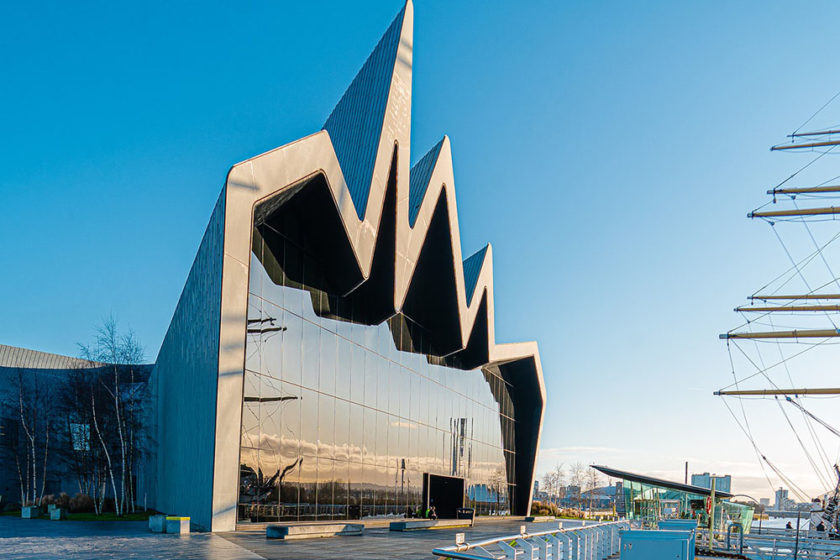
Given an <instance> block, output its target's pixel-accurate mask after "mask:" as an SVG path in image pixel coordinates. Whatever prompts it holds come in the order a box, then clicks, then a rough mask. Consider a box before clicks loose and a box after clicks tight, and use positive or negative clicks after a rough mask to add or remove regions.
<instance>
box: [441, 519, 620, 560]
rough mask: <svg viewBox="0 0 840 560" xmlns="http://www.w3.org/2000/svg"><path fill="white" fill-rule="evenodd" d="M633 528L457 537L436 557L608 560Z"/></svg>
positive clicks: (610, 526) (606, 525)
mask: <svg viewBox="0 0 840 560" xmlns="http://www.w3.org/2000/svg"><path fill="white" fill-rule="evenodd" d="M629 528H630V524H629V523H627V522H626V521H612V522H608V523H595V524H592V525H583V526H580V527H569V528H563V524H562V523H560V524H559V525H558V528H557V529H553V530H550V531H540V532H537V533H528V532H527V531H526V527H525V525H522V527H521V529H520V532H519V534H518V535H508V536H505V537H497V538H493V539H486V540H483V541H478V542H474V543H469V542H466V541H465V539H464V533H458V535H457V536H456V538H455V545H454V546H447V547H444V548H436V549H434V550H433V551H432V554H434V555H435V556H442V557H444V558H452V559H453V560H487V559H488V558H492V559H494V560H502V559H510V560H605V559H606V558H609V557H610V556H613V555H615V554H617V553H618V551H619V546H620V544H621V540H620V536H619V531H621V530H626V529H629Z"/></svg>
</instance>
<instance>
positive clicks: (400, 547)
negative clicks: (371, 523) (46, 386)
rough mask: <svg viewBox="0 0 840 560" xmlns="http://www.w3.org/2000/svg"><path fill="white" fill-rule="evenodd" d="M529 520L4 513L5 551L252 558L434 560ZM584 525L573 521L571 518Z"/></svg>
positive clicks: (2, 554)
mask: <svg viewBox="0 0 840 560" xmlns="http://www.w3.org/2000/svg"><path fill="white" fill-rule="evenodd" d="M522 524H523V523H522V522H521V521H492V522H488V521H484V522H482V521H479V522H478V523H477V524H476V526H475V527H474V528H472V529H469V530H463V529H440V530H434V531H415V532H411V533H396V532H390V531H388V529H387V528H379V527H377V528H369V529H366V530H365V535H364V536H361V537H335V538H330V539H315V540H306V541H291V542H282V541H275V540H267V539H266V538H265V535H264V533H261V532H256V531H253V532H252V531H240V532H237V533H215V534H211V533H192V534H190V535H189V536H187V535H185V536H177V535H160V534H153V533H150V532H149V530H148V524H147V523H146V522H140V521H138V522H134V521H108V522H84V521H48V520H42V519H35V520H26V519H19V518H17V517H0V558H3V559H4V560H7V559H8V560H11V559H16V560H17V559H34V558H39V559H43V558H72V559H79V560H93V559H102V558H117V559H121V558H137V559H170V558H173V559H174V558H179V559H199V558H207V559H210V560H251V559H260V558H263V559H266V560H271V559H289V560H296V559H301V560H315V559H322V558H323V559H334V558H349V559H353V558H360V559H362V558H378V559H386V558H397V559H411V560H415V559H416V560H421V559H422V560H429V559H431V558H434V556H433V555H432V549H434V548H436V547H440V546H447V545H451V544H454V542H455V533H457V532H461V531H463V532H465V533H466V534H467V535H466V537H467V541H468V542H469V541H473V542H474V541H477V540H483V539H488V538H492V537H495V536H503V535H510V534H513V533H517V532H518V531H519V526H520V525H522ZM525 525H527V526H528V531H529V532H534V531H546V530H549V529H552V528H554V527H557V523H527V524H525ZM577 525H579V522H576V521H565V522H564V526H566V527H574V526H577Z"/></svg>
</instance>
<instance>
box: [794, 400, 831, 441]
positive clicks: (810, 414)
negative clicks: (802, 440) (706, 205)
mask: <svg viewBox="0 0 840 560" xmlns="http://www.w3.org/2000/svg"><path fill="white" fill-rule="evenodd" d="M787 401H788V402H789V403H790V404H792V405H793V406H795V407H797V408H798V409H799V410H801V411H802V412H804V413H805V414H807V415H808V416H810V417H811V418H813V419H814V420H816V421H817V422H819V423H820V424H821V425H822V426H823V427H824V428H825V429H826V430H828V431H829V432H831V433H832V434H834V435H835V436H837V437H840V430H838V429H837V428H835V427H834V426H832V425H831V424H829V423H828V422H826V421H825V420H823V419H822V418H819V417H817V416H815V415H814V413H813V412H811V411H810V410H808V409H807V408H805V407H804V406H802V405H801V404H800V403H798V402H796V401H795V400H793V399H791V398H790V397H788V398H787Z"/></svg>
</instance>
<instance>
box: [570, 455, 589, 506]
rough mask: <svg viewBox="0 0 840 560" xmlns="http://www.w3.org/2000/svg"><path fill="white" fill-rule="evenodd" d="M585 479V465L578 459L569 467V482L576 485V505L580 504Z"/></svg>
mask: <svg viewBox="0 0 840 560" xmlns="http://www.w3.org/2000/svg"><path fill="white" fill-rule="evenodd" d="M585 480H586V467H585V466H584V465H583V463H581V462H580V461H576V462H575V463H574V464H573V465H572V466H571V467H570V469H569V483H570V484H571V485H572V486H575V487H577V489H578V492H577V496H576V500H577V505H578V507H580V505H581V500H582V496H581V492H580V491H581V490H583V486H584V482H585Z"/></svg>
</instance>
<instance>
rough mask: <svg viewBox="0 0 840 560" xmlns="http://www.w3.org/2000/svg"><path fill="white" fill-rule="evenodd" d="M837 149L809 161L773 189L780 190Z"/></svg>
mask: <svg viewBox="0 0 840 560" xmlns="http://www.w3.org/2000/svg"><path fill="white" fill-rule="evenodd" d="M836 147H837V146H831V147H830V148H829V149H827V150H826V151H824V152H820V154H819V155H818V156H817V157H815V158H814V159H812V160H811V161H809V162H808V163H806V164H805V165H803V166H802V167H800V168H799V169H797V170H796V171H794V172H793V173H792V174H791V175H790V176H789V177H788V178H787V179H785V180H784V181H782V182H781V183H779V184H778V185H776V186H775V187H773V189H778V188H779V187H782V186H784V185H785V184H786V183H787V182H788V181H790V180H791V179H793V178H794V177H796V176H797V175H799V174H800V173H802V172H803V171H805V170H806V169H808V168H809V167H811V166H812V165H814V164H815V163H817V162H818V161H819V160H820V159H821V158H822V157H823V156H824V155H826V154H828V153H831V150H833V149H834V148H836ZM767 204H772V202H768V203H767ZM767 204H763V205H761V206H759V207H758V208H757V209H756V210H761V209H762V208H764V207H765V206H767Z"/></svg>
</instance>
